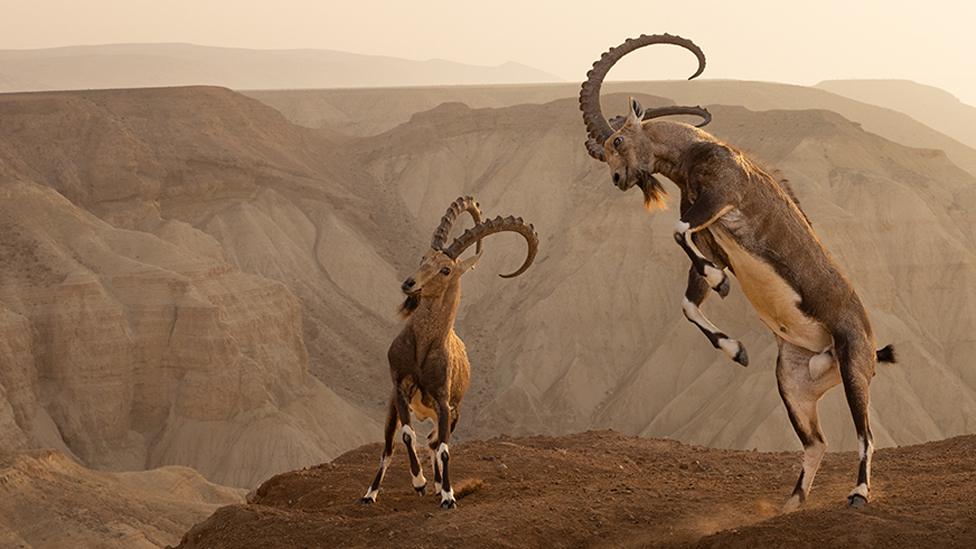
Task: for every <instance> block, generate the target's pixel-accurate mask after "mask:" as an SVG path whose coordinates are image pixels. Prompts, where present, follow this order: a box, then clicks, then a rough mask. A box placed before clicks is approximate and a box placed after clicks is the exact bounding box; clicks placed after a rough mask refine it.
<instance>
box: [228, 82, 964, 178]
mask: <svg viewBox="0 0 976 549" xmlns="http://www.w3.org/2000/svg"><path fill="white" fill-rule="evenodd" d="M604 93H647V94H651V95H655V96H658V97H667V98H669V99H672V100H674V101H676V102H680V103H683V104H690V105H698V104H700V105H706V106H707V105H740V106H743V107H745V108H747V109H750V110H753V111H765V110H773V109H789V110H796V109H823V110H828V111H833V112H836V113H838V114H840V115H841V116H843V117H844V118H847V119H848V120H850V121H852V122H855V123H857V124H860V125H861V127H863V128H864V129H865V130H867V131H869V132H871V133H875V134H877V135H880V136H882V137H884V138H885V139H890V140H892V141H895V142H897V143H901V144H902V145H907V146H909V147H915V148H924V149H938V150H942V151H945V153H946V154H947V155H948V156H949V158H950V159H951V160H952V161H953V162H954V163H955V164H957V165H958V166H959V167H961V168H964V169H966V170H968V171H969V172H970V173H973V174H976V149H974V148H973V147H972V146H969V145H966V144H964V143H961V142H960V141H958V140H957V139H954V138H952V137H949V136H947V135H946V134H944V133H940V132H939V131H936V130H934V129H932V127H930V126H929V125H926V124H925V123H922V122H919V121H918V119H916V118H913V117H912V116H909V115H907V114H904V113H903V112H901V111H899V110H898V109H896V108H884V107H879V106H877V105H873V104H869V103H864V102H861V101H856V100H854V99H851V98H849V97H845V96H843V95H838V94H835V93H831V92H829V91H826V90H823V89H817V88H810V87H806V86H793V85H789V84H777V83H774V82H753V81H745V80H694V81H690V82H689V81H686V80H669V81H657V82H607V83H606V85H605V86H604ZM245 94H246V95H249V96H251V97H254V98H255V99H258V100H260V101H262V102H264V103H267V104H268V105H271V106H272V107H274V108H275V109H277V110H279V111H281V113H282V114H284V115H285V116H287V117H288V119H289V120H291V121H292V122H295V123H296V124H301V125H303V126H310V127H315V128H329V129H331V130H334V131H338V132H341V133H344V134H348V135H358V136H364V135H375V134H378V133H381V132H383V131H386V130H389V129H390V128H392V127H394V126H396V125H398V124H402V123H404V122H406V121H407V120H409V119H410V117H411V116H412V115H413V114H414V113H417V112H420V111H425V110H428V109H432V108H434V107H436V106H437V105H440V104H441V103H446V102H461V103H464V104H465V105H468V106H469V107H472V108H484V107H491V108H499V107H508V106H512V105H518V104H520V103H547V102H549V101H553V100H556V99H563V98H571V97H576V96H577V94H579V84H577V83H569V82H566V83H561V84H528V85H517V86H451V87H445V86H440V87H420V88H418V87H414V88H398V89H389V88H387V89H372V90H340V89H334V90H263V91H248V92H245ZM604 105H605V109H606V110H607V112H620V110H621V109H622V108H623V107H622V105H620V104H616V103H609V102H607V103H605V104H604ZM581 131H582V130H581Z"/></svg>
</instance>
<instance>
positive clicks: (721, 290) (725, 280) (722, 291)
mask: <svg viewBox="0 0 976 549" xmlns="http://www.w3.org/2000/svg"><path fill="white" fill-rule="evenodd" d="M712 289H713V290H715V291H716V292H717V293H718V295H719V297H721V298H722V299H725V296H727V295H729V277H728V276H723V277H722V281H721V282H719V283H718V286H716V287H714V288H712Z"/></svg>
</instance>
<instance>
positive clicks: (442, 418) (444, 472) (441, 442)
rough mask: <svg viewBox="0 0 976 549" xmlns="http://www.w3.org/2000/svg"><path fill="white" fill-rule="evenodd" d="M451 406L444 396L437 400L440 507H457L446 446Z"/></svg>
mask: <svg viewBox="0 0 976 549" xmlns="http://www.w3.org/2000/svg"><path fill="white" fill-rule="evenodd" d="M451 423H452V421H451V407H450V405H448V403H447V400H446V399H444V398H441V399H438V401H437V435H438V436H437V452H436V453H435V455H434V458H435V461H436V462H437V465H438V466H439V467H440V473H441V490H440V494H441V507H443V508H444V509H454V508H455V507H457V500H456V499H455V498H454V489H453V488H451V473H450V471H451V468H450V466H449V465H448V463H449V462H450V460H451V451H450V449H449V448H448V446H447V443H448V441H449V440H450V438H451Z"/></svg>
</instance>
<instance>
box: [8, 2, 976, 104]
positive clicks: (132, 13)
mask: <svg viewBox="0 0 976 549" xmlns="http://www.w3.org/2000/svg"><path fill="white" fill-rule="evenodd" d="M609 6H610V9H608V10H607V11H606V13H603V14H599V17H598V16H597V14H595V13H594V10H593V9H582V8H578V7H575V6H574V7H572V8H567V7H565V5H564V4H562V3H559V2H553V1H544V2H535V3H531V4H529V3H526V2H514V1H511V0H502V2H496V3H494V4H493V5H492V6H491V9H490V10H489V9H488V7H487V6H483V7H479V8H480V9H479V8H472V7H470V6H463V5H459V4H456V3H451V2H446V1H442V0H436V1H433V2H429V3H427V4H425V7H424V8H423V9H421V8H418V7H417V6H416V5H412V4H404V3H399V2H379V3H343V4H341V5H333V6H329V5H324V4H323V3H321V2H316V1H314V0H286V1H284V2H278V3H275V4H273V5H272V4H266V3H261V2H253V1H247V2H230V1H228V0H213V1H210V2H206V3H199V2H189V1H187V0H175V1H173V2H167V3H165V4H163V3H155V2H148V1H146V0H135V1H125V2H123V1H118V0H94V1H92V2H86V3H74V2H66V1H63V0H60V1H59V0H37V1H35V2H30V3H15V2H11V1H9V0H4V1H3V2H2V3H0V7H2V8H3V11H4V13H5V17H4V18H3V19H2V20H0V49H37V48H51V47H60V46H74V45H101V44H125V43H189V44H198V45H204V46H216V47H231V48H252V49H328V50H339V51H345V52H350V53H359V54H365V55H383V56H389V57H397V58H402V59H415V60H427V59H446V60H450V61H456V62H459V63H465V64H472V65H482V66H497V65H501V64H504V63H506V62H509V61H512V62H516V63H520V64H524V65H527V66H530V67H533V68H536V69H539V70H541V71H545V72H548V73H551V74H553V75H555V76H558V77H559V78H562V79H564V80H567V81H579V80H581V79H582V78H583V75H584V74H585V73H586V70H587V69H588V68H589V66H590V64H591V63H592V62H593V60H594V59H596V57H597V56H598V55H599V54H600V53H601V52H602V51H604V50H606V49H607V48H608V47H609V46H612V45H616V44H617V43H619V42H620V41H622V40H623V39H624V38H627V37H630V36H636V35H639V34H641V33H656V32H670V33H672V34H680V35H682V36H685V37H688V38H691V39H693V40H695V41H696V42H697V43H698V44H699V45H700V46H702V48H703V49H704V50H705V53H706V54H707V56H708V61H709V63H708V69H707V70H706V72H705V77H707V78H716V79H736V80H765V81H774V82H785V83H793V84H802V85H813V84H816V83H818V82H820V81H822V80H831V79H849V78H856V79H906V80H913V81H915V82H918V83H921V84H927V85H931V86H936V87H939V88H942V89H945V90H946V91H948V92H950V93H952V94H953V95H955V96H956V97H958V98H959V99H960V100H962V101H964V102H966V103H969V104H976V78H973V77H972V75H971V73H970V71H967V70H966V69H967V68H971V67H972V65H973V63H972V61H971V60H970V59H969V55H968V54H969V52H971V51H974V50H976V34H974V33H972V32H970V29H969V26H970V22H971V21H972V20H973V19H974V16H976V7H973V6H971V5H966V4H957V3H950V2H947V1H941V2H939V1H936V2H930V3H929V4H927V6H928V8H927V9H924V10H919V9H917V7H915V5H914V4H909V3H907V2H883V1H880V0H868V1H865V2H860V3H857V4H854V5H847V3H845V2H840V1H837V0H829V1H827V2H821V3H819V4H818V6H817V7H816V8H808V7H798V6H795V5H793V4H789V5H785V4H782V3H779V2H774V1H771V0H754V1H750V2H747V3H741V2H740V3H736V4H735V5H731V4H730V3H719V2H715V3H708V2H705V3H703V4H702V5H700V6H696V7H695V9H688V8H682V7H680V6H677V5H676V4H674V3H671V2H638V1H634V0H622V1H620V2H616V3H613V4H610V5H609ZM939 6H944V9H939ZM947 10H949V11H951V14H952V17H946V16H945V14H946V13H947ZM879 23H881V24H879ZM848 44H851V45H853V47H849V46H848ZM688 57H689V56H688V54H687V53H685V52H681V51H680V50H677V49H676V48H660V49H659V50H656V51H654V52H653V53H652V52H642V53H641V54H638V55H633V56H631V57H630V58H628V59H625V60H624V61H623V62H621V63H620V66H619V67H617V68H616V69H615V70H614V73H613V74H612V75H611V78H612V79H621V80H659V79H670V78H680V77H682V76H685V75H686V74H689V73H690V71H691V68H692V66H693V64H692V61H691V60H690V59H689V58H688Z"/></svg>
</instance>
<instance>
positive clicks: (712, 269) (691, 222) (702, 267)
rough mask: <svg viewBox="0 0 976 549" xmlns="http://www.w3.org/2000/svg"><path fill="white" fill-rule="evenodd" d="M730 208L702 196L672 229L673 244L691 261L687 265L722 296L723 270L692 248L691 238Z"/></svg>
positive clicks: (726, 289)
mask: <svg viewBox="0 0 976 549" xmlns="http://www.w3.org/2000/svg"><path fill="white" fill-rule="evenodd" d="M731 209H732V206H731V205H730V204H728V203H727V202H726V201H724V200H722V199H720V198H718V197H715V196H710V195H707V194H703V195H702V196H699V197H698V200H697V201H696V202H695V203H694V204H693V205H692V206H691V208H689V209H688V211H687V212H685V214H684V215H682V216H681V219H680V220H679V221H678V223H677V224H676V225H675V227H674V240H675V242H677V243H678V245H679V246H681V249H682V250H684V251H685V253H686V254H688V259H690V260H691V264H692V265H693V266H694V267H695V270H696V271H698V274H699V275H701V276H702V277H703V278H704V279H705V281H706V282H708V286H709V287H710V288H711V289H713V290H715V291H716V292H717V293H718V295H720V296H722V297H725V296H727V295H729V279H728V277H727V276H726V275H725V271H724V270H723V269H720V268H718V267H717V266H716V265H715V264H714V263H713V262H712V261H711V260H710V259H708V258H707V257H705V256H704V255H703V254H702V253H701V250H699V249H698V246H696V245H695V241H694V239H692V235H693V234H695V233H696V232H698V231H700V230H702V229H707V228H708V226H709V225H711V224H712V223H714V222H715V221H717V220H718V219H719V218H720V217H722V216H723V215H725V214H726V213H728V211H729V210H731Z"/></svg>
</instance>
